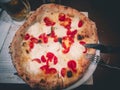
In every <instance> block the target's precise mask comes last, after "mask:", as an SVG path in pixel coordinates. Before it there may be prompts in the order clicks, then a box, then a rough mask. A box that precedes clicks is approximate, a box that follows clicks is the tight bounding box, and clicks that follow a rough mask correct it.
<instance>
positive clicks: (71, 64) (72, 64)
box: [67, 60, 77, 72]
mask: <svg viewBox="0 0 120 90" xmlns="http://www.w3.org/2000/svg"><path fill="white" fill-rule="evenodd" d="M67 65H68V68H70V69H71V70H72V71H73V72H76V66H77V64H76V62H75V60H70V61H69V62H68V63H67Z"/></svg>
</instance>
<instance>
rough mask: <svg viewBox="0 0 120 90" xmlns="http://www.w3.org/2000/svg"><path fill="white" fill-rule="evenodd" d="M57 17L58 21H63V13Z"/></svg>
mask: <svg viewBox="0 0 120 90" xmlns="http://www.w3.org/2000/svg"><path fill="white" fill-rule="evenodd" d="M58 17H59V21H65V18H66V17H65V14H64V13H60V14H59V16H58Z"/></svg>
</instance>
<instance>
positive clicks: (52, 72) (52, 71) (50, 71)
mask: <svg viewBox="0 0 120 90" xmlns="http://www.w3.org/2000/svg"><path fill="white" fill-rule="evenodd" d="M56 72H57V70H56V69H55V68H49V69H48V70H47V72H46V74H55V73H56Z"/></svg>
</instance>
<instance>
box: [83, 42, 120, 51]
mask: <svg viewBox="0 0 120 90" xmlns="http://www.w3.org/2000/svg"><path fill="white" fill-rule="evenodd" d="M84 46H85V47H86V48H93V49H97V50H100V52H101V53H120V47H113V46H106V45H103V44H85V45H84Z"/></svg>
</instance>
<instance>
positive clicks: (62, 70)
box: [61, 68, 67, 77]
mask: <svg viewBox="0 0 120 90" xmlns="http://www.w3.org/2000/svg"><path fill="white" fill-rule="evenodd" d="M66 72H67V70H66V68H62V69H61V75H62V76H63V77H65V75H66Z"/></svg>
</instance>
